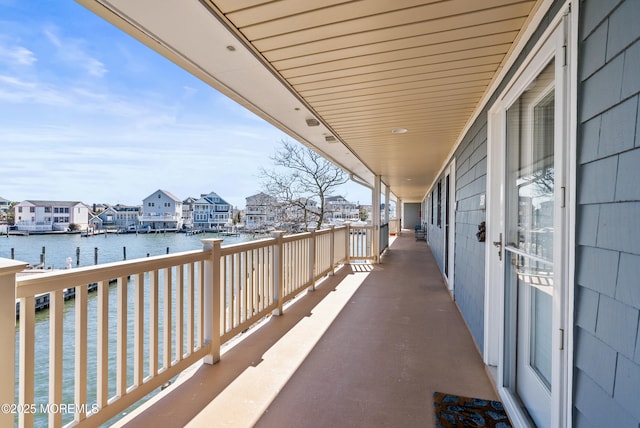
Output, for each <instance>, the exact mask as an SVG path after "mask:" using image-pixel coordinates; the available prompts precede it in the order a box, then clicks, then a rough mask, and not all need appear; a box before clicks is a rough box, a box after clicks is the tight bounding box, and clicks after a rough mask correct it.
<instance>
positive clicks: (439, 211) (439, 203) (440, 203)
mask: <svg viewBox="0 0 640 428" xmlns="http://www.w3.org/2000/svg"><path fill="white" fill-rule="evenodd" d="M436 215H437V216H438V227H442V181H438V212H437V213H436Z"/></svg>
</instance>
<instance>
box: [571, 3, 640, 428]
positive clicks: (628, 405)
mask: <svg viewBox="0 0 640 428" xmlns="http://www.w3.org/2000/svg"><path fill="white" fill-rule="evenodd" d="M580 7H581V10H580V28H579V33H580V36H579V37H580V41H579V53H578V55H579V58H580V63H579V72H578V80H579V85H580V86H579V103H578V108H579V111H578V115H579V129H578V153H577V161H578V171H577V172H578V183H577V186H578V187H577V193H578V212H577V224H576V240H577V242H576V244H577V251H576V286H575V295H576V302H575V323H576V326H575V343H574V346H575V350H574V352H575V370H574V425H575V426H577V427H581V426H585V427H587V426H619V427H634V428H637V427H638V425H639V424H640V335H639V334H638V333H639V322H640V148H639V146H640V132H639V131H640V120H638V94H639V93H640V25H639V24H638V22H637V18H638V16H640V1H638V0H626V1H619V0H615V1H612V0H586V1H583V2H582V3H581V6H580Z"/></svg>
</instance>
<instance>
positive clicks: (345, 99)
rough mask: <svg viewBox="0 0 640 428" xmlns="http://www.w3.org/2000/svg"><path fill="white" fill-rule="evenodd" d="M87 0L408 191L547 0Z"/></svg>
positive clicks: (353, 167)
mask: <svg viewBox="0 0 640 428" xmlns="http://www.w3.org/2000/svg"><path fill="white" fill-rule="evenodd" d="M78 1H79V2H80V3H81V4H83V5H84V6H86V7H87V8H89V9H91V10H92V11H94V12H95V13H96V14H98V15H100V16H102V17H103V18H105V19H106V20H108V21H110V22H111V23H113V24H115V25H116V26H118V27H120V28H121V29H122V30H124V31H125V32H127V33H129V34H130V35H132V36H133V37H135V38H136V39H138V40H140V41H141V42H143V43H145V44H146V45H148V46H149V47H151V48H152V49H154V50H156V51H158V52H159V53H160V54H161V55H163V56H165V57H167V58H168V59H170V60H171V61H173V62H175V63H176V64H178V65H179V66H181V67H183V68H184V69H185V70H187V71H188V72H190V73H192V74H193V75H195V76H197V77H199V78H200V79H202V80H203V81H204V82H206V83H208V84H209V85H211V86H212V87H214V88H215V89H217V90H218V91H220V92H221V93H223V94H225V95H227V96H228V97H230V98H231V99H233V100H235V101H236V102H238V103H239V104H241V105H243V106H244V107H246V108H247V109H249V110H250V111H252V112H253V113H255V114H256V115H258V116H260V117H262V118H263V119H265V120H266V121H268V122H270V123H271V124H273V125H274V126H276V127H277V128H279V129H280V130H282V131H283V132H285V133H286V134H288V135H290V136H291V137H292V138H293V139H295V140H297V141H299V142H301V143H303V144H305V145H306V146H308V147H310V148H312V149H314V150H316V151H317V152H319V153H321V154H322V155H323V156H325V157H326V158H328V159H330V160H331V161H333V162H334V163H336V164H337V165H339V166H341V167H342V168H344V169H345V170H346V171H348V172H349V173H350V174H352V175H353V176H354V178H355V179H356V180H357V181H360V182H363V183H364V184H366V185H368V186H373V184H374V178H375V176H380V177H381V179H382V182H383V183H384V185H386V186H388V187H389V188H390V190H391V192H392V193H393V194H395V195H396V196H397V197H399V198H401V199H402V200H404V201H409V202H412V201H413V202H418V201H420V200H422V198H423V197H424V195H425V194H426V192H427V191H428V190H429V187H430V186H431V184H432V182H433V180H434V178H435V177H436V175H437V174H438V172H439V171H440V170H441V168H442V166H443V164H444V163H445V162H446V161H447V158H448V157H449V156H450V154H451V151H452V149H453V148H454V146H455V144H456V143H457V142H458V141H459V139H460V138H461V135H462V133H463V132H464V130H465V129H466V127H467V126H468V125H469V123H470V120H471V119H472V118H473V117H474V113H475V112H477V110H478V108H479V106H480V104H481V102H482V100H483V99H484V97H485V95H486V93H487V91H488V90H489V88H490V87H491V85H492V82H494V81H495V80H496V78H497V76H498V75H499V73H500V72H501V71H502V68H503V67H504V64H505V62H506V61H507V58H508V57H509V54H510V53H511V52H512V49H513V46H514V45H515V43H516V42H517V41H518V40H519V39H520V38H521V37H522V34H523V31H524V30H525V29H526V27H527V25H528V24H529V22H530V20H531V17H532V16H533V13H534V12H535V11H536V10H537V8H538V7H539V6H540V3H541V2H542V1H541V0H538V1H534V0H528V1H527V0H523V1H516V0H483V1H481V2H471V1H467V0H450V1H444V2H442V1H416V0H397V1H393V2H391V1H388V0H367V1H353V0H316V1H313V2H312V1H302V0H282V1H264V0H163V1H157V0H136V1H135V2H132V1H129V0H78ZM403 130H406V132H403Z"/></svg>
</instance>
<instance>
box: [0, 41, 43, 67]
mask: <svg viewBox="0 0 640 428" xmlns="http://www.w3.org/2000/svg"><path fill="white" fill-rule="evenodd" d="M0 61H1V62H6V63H7V65H8V66H10V67H12V66H16V65H20V66H31V65H32V64H34V63H35V62H36V61H37V58H36V56H35V54H34V53H33V52H32V51H30V50H29V49H27V48H25V47H23V46H2V45H0Z"/></svg>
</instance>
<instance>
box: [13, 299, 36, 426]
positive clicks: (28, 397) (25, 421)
mask: <svg viewBox="0 0 640 428" xmlns="http://www.w3.org/2000/svg"><path fill="white" fill-rule="evenodd" d="M35 312H36V307H35V298H34V297H23V298H21V299H20V374H19V378H20V387H19V391H18V403H19V404H22V405H28V404H31V403H33V402H34V372H33V370H34V357H35V356H34V352H35V344H34V337H35V319H36V316H35ZM9 337H13V335H11V336H9ZM8 403H13V400H11V401H8ZM11 423H12V424H13V421H12V422H11ZM18 425H19V427H20V428H23V427H32V426H33V413H30V412H19V413H18Z"/></svg>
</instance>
